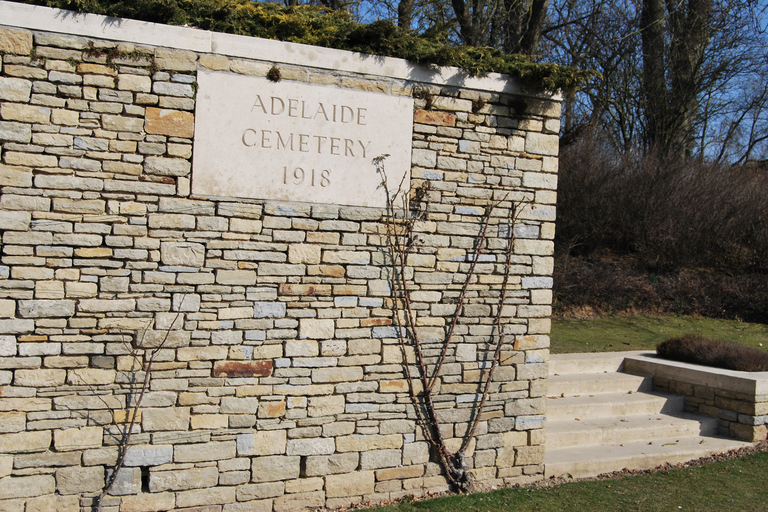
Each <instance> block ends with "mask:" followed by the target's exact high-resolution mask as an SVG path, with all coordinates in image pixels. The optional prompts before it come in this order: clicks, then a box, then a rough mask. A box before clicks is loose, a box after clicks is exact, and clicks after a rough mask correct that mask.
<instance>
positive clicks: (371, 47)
mask: <svg viewBox="0 0 768 512" xmlns="http://www.w3.org/2000/svg"><path fill="white" fill-rule="evenodd" d="M17 1H21V2H23V3H29V4H37V5H45V6H48V7H57V8H60V9H68V10H72V11H78V12H89V13H94V14H102V15H105V16H116V17H122V18H131V19H137V20H142V21H150V22H155V23H165V24H170V25H189V26H192V27H197V28H200V29H204V30H211V31H214V32H226V33H231V34H241V35H247V36H253V37H262V38H267V39H278V40H281V41H289V42H293V43H303V44H309V45H314V46H324V47H327V48H337V49H341V50H350V51H355V52H361V53H366V54H372V55H383V56H388V57H399V58H402V59H407V60H410V61H413V62H417V63H419V64H423V65H437V66H456V67H459V68H462V69H464V70H466V71H467V72H468V73H469V74H470V75H484V74H487V73H489V72H496V73H503V74H506V75H509V76H511V77H514V78H516V79H518V80H519V81H520V82H521V83H522V85H523V86H525V87H528V88H531V89H544V90H549V91H556V90H562V91H564V92H569V91H573V90H575V89H577V88H578V87H579V86H581V85H582V84H583V83H584V82H585V81H586V80H588V79H589V78H590V77H591V76H592V73H591V72H589V71H582V70H576V69H571V68H567V67H564V66H560V65H557V64H548V63H540V62H534V61H532V60H531V59H530V58H528V57H522V56H517V55H505V54H503V53H502V52H500V51H499V50H496V49H493V48H478V47H458V46H453V45H450V44H447V42H446V41H445V40H444V38H441V37H440V36H439V35H435V34H422V35H416V34H413V33H411V32H408V31H404V30H401V29H399V28H397V27H396V26H395V25H394V24H393V23H392V22H390V21H376V22H373V23H371V24H361V23H358V22H356V21H354V20H353V19H352V17H351V16H350V14H349V13H347V12H346V11H333V10H329V9H326V8H323V7H317V6H309V5H304V6H296V7H283V6H281V5H278V4H273V3H260V2H253V1H251V0H17Z"/></svg>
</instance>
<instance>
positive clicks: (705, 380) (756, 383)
mask: <svg viewBox="0 0 768 512" xmlns="http://www.w3.org/2000/svg"><path fill="white" fill-rule="evenodd" d="M624 371H626V372H628V373H633V374H635V375H647V376H650V377H660V378H663V379H670V380H675V381H680V382H687V383H690V384H693V385H697V386H706V387H709V388H713V389H721V390H724V391H731V392H734V393H745V394H752V395H755V396H761V395H768V372H737V371H734V370H724V369H720V368H713V367H708V366H701V365H696V364H690V363H681V362H678V361H670V360H668V359H661V358H660V357H657V356H656V354H654V353H652V352H643V353H641V354H635V355H631V356H628V357H627V358H626V360H625V362H624Z"/></svg>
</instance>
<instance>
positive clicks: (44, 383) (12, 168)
mask: <svg viewBox="0 0 768 512" xmlns="http://www.w3.org/2000/svg"><path fill="white" fill-rule="evenodd" d="M19 9H28V10H29V11H26V10H24V11H23V13H27V12H30V13H33V14H34V16H31V15H27V14H24V16H21V15H20V16H19V18H18V19H19V20H21V21H19V22H18V23H17V24H14V20H15V19H16V18H14V16H11V15H10V14H11V11H13V12H14V13H16V12H19ZM0 10H3V11H5V15H4V16H2V17H0V24H3V25H5V26H0V52H2V67H1V68H0V151H1V152H0V158H1V163H0V187H1V188H0V192H1V195H0V230H2V261H1V262H0V386H2V387H1V388H0V391H1V393H0V510H3V511H4V510H8V511H11V510H12V511H19V510H26V511H27V512H31V511H37V510H62V511H70V510H71V511H77V510H81V507H82V510H90V507H91V505H92V502H93V498H94V497H95V496H96V495H98V494H99V492H100V491H101V490H102V489H103V487H104V486H105V482H106V481H107V480H108V478H109V476H110V474H111V471H112V468H113V467H114V465H115V463H116V460H117V457H118V452H119V449H118V448H119V444H120V432H121V429H125V428H127V426H128V425H129V424H130V421H131V419H132V418H131V416H132V414H131V405H132V404H134V403H135V400H136V399H137V396H138V391H139V389H140V387H141V383H142V382H143V379H144V377H145V372H144V371H143V368H142V367H141V366H140V365H138V364H137V362H136V360H135V358H134V357H132V355H131V348H132V347H139V348H141V349H145V350H152V349H153V348H155V349H157V350H156V351H155V352H156V355H155V359H154V362H153V367H152V371H151V373H150V378H149V388H148V390H147V392H146V394H145V395H144V396H143V402H142V406H141V408H140V409H139V410H138V412H137V413H136V417H135V425H134V430H133V436H132V440H131V443H132V444H131V446H130V448H129V449H128V450H127V456H126V460H125V467H123V468H122V469H121V470H120V472H119V473H118V475H119V477H118V479H117V482H116V484H115V486H114V487H113V488H112V489H111V492H110V496H108V497H107V498H106V499H105V501H104V504H105V507H104V510H110V511H118V510H119V511H123V512H131V511H170V510H185V511H188V512H189V511H199V512H203V511H205V512H235V511H246V510H247V511H273V510H274V511H275V512H281V511H289V510H297V509H301V508H305V507H330V508H336V507H343V506H347V505H351V504H355V503H362V502H371V503H375V502H381V501H384V500H391V499H396V498H399V497H403V496H406V495H421V494H424V493H429V492H438V491H443V490H446V489H447V488H448V485H447V482H446V479H445V477H444V476H443V474H442V470H441V468H440V466H439V464H437V463H436V461H437V459H436V457H435V454H434V453H431V452H430V447H429V445H428V443H427V442H426V441H425V439H424V434H423V431H422V430H421V427H420V426H419V425H418V424H417V422H416V415H415V412H414V407H413V404H412V402H411V397H410V394H409V391H408V381H407V380H406V379H405V374H404V360H403V356H404V353H403V351H402V350H401V347H400V345H399V342H398V336H397V330H396V329H397V328H396V327H395V326H394V325H393V318H394V317H393V312H392V304H393V303H392V292H391V289H392V283H391V281H390V271H389V267H388V266H387V250H386V239H385V238H386V237H385V234H386V224H385V222H384V215H383V213H384V211H383V209H382V208H362V207H345V206H339V205H334V204H312V203H296V202H284V201H267V200H253V199H250V200H249V199H236V198H209V197H194V196H192V195H191V192H190V191H191V180H193V179H194V177H193V176H192V153H193V143H194V130H195V124H194V123H195V114H194V112H195V106H196V93H197V85H196V84H197V74H198V72H199V71H200V70H203V69H205V70H215V71H219V72H225V73H232V74H245V75H256V76H265V75H266V74H267V73H268V72H269V70H270V69H271V68H272V67H273V66H278V67H279V70H280V74H281V77H282V82H281V83H283V82H284V83H285V84H286V87H289V86H290V83H292V82H301V83H309V84H324V85H328V86H332V87H338V88H351V89H356V90H364V91H373V92H375V93H377V94H381V95H395V96H408V97H413V98H414V101H415V111H414V114H413V125H412V130H413V137H412V151H411V154H412V168H411V189H412V190H413V191H417V190H420V191H422V193H420V194H421V195H420V200H419V201H418V204H419V207H420V208H421V210H422V212H423V215H422V217H420V220H418V221H417V222H415V224H414V228H413V229H414V232H415V233H414V235H415V237H416V238H417V239H418V240H419V244H418V247H417V249H416V250H415V251H414V253H413V254H411V255H410V257H409V259H408V266H407V268H406V272H407V274H408V275H407V277H408V282H409V286H410V287H411V289H412V290H413V293H412V300H413V306H412V308H413V311H414V313H415V315H416V319H417V327H418V329H419V330H420V333H421V335H422V337H423V338H424V339H425V340H427V341H426V343H427V345H426V347H427V357H433V356H434V355H435V354H434V352H435V351H436V350H437V347H438V346H439V341H440V340H441V339H442V337H444V335H445V331H446V328H447V325H448V324H450V322H451V317H452V315H453V312H454V311H455V307H456V306H455V304H456V302H457V300H458V295H459V290H460V289H461V287H462V284H463V280H464V279H465V278H466V275H467V272H468V270H469V267H470V264H471V260H472V259H473V258H472V254H473V247H474V245H475V244H476V243H477V240H478V233H479V231H480V227H481V223H482V218H483V213H484V211H485V208H486V207H488V206H489V205H491V204H494V205H495V209H494V210H493V213H492V216H491V219H490V224H489V228H488V238H487V242H486V249H485V250H484V253H483V254H482V255H481V256H479V258H478V262H477V265H476V275H475V276H474V277H473V279H472V282H471V283H470V285H469V287H468V290H467V300H466V305H465V307H464V309H463V311H462V314H461V315H460V317H459V320H458V324H457V326H456V329H455V332H454V338H453V341H452V343H451V344H450V346H449V351H448V354H447V359H446V364H445V366H444V368H443V371H442V377H441V379H440V380H439V382H438V386H439V392H438V394H437V396H438V400H436V406H435V407H436V409H437V411H438V415H439V417H440V420H441V423H442V424H441V434H442V435H443V437H444V438H446V439H447V441H446V442H447V444H448V446H449V447H451V449H454V450H455V449H457V448H458V444H459V443H460V442H461V438H462V436H463V435H464V434H465V433H466V430H467V428H468V425H469V423H470V421H471V420H472V418H473V416H472V414H473V411H474V410H476V409H475V406H476V404H477V401H478V400H479V393H480V392H481V391H480V390H481V388H480V384H481V383H482V382H483V376H484V375H487V372H488V370H489V366H490V363H489V361H490V351H491V347H492V342H493V339H494V335H495V334H496V333H495V332H494V328H493V315H494V313H495V312H496V310H497V308H498V307H500V305H499V297H500V296H501V290H500V287H501V283H502V281H503V279H502V278H503V273H504V264H503V258H504V255H505V254H506V248H507V247H508V245H509V244H510V243H511V241H512V236H511V235H512V233H514V234H515V235H516V239H515V241H514V248H513V253H512V257H511V260H512V261H511V270H512V275H511V277H510V280H509V284H508V288H509V290H508V292H507V301H506V303H505V305H504V306H503V307H504V310H503V312H502V318H503V332H504V333H505V334H506V335H507V337H506V338H505V340H506V341H505V343H504V345H503V350H502V353H501V364H500V366H499V368H498V369H497V371H496V376H495V382H494V385H493V386H492V388H491V393H490V396H489V401H488V404H487V406H486V407H485V409H484V411H483V416H482V417H481V421H480V422H479V425H478V429H477V432H476V436H475V439H474V440H473V442H472V444H471V445H470V448H469V450H468V452H467V454H468V457H467V461H466V462H467V465H468V468H469V470H470V472H471V473H472V474H473V475H474V477H475V479H476V481H478V482H481V483H482V484H484V485H489V486H490V485H508V484H514V483H519V482H524V481H529V480H535V479H538V478H541V477H542V474H543V452H544V430H543V427H544V420H545V416H544V415H545V392H546V376H547V360H548V346H549V338H548V336H547V334H548V332H549V315H550V311H551V308H550V306H551V301H552V293H551V285H552V279H551V274H552V266H553V260H552V253H553V237H554V220H555V206H554V205H555V188H556V181H557V177H556V171H557V148H558V137H557V133H558V130H559V113H560V106H559V103H558V102H557V101H555V100H554V99H552V98H551V97H546V96H532V95H523V94H521V93H519V91H515V90H514V89H510V87H513V84H512V85H510V84H511V82H510V81H509V80H506V79H503V77H502V78H498V77H496V78H493V77H492V78H488V79H485V81H484V80H482V79H469V78H466V77H465V82H466V84H469V85H471V84H476V87H474V88H473V87H470V86H469V85H468V86H466V87H455V86H452V85H444V84H442V85H441V83H439V82H438V83H431V82H429V81H427V80H423V79H421V78H419V79H415V78H414V77H416V76H417V75H418V73H422V74H423V75H424V76H429V73H427V72H425V71H424V70H419V68H414V69H415V71H414V72H413V73H414V74H412V75H411V76H410V77H409V76H392V74H391V73H390V74H389V75H387V74H382V75H380V76H377V75H374V74H372V73H370V72H368V71H361V72H360V73H356V72H354V71H350V70H344V69H342V70H339V69H338V68H339V67H340V66H335V65H327V66H325V67H324V66H323V65H321V64H318V63H317V62H314V61H312V60H311V59H309V60H307V62H306V63H305V64H304V65H299V64H296V62H295V61H290V62H287V63H286V62H285V60H287V59H284V60H279V57H280V56H279V55H278V56H271V55H269V54H265V53H263V52H260V51H258V49H259V48H261V47H260V46H259V45H261V44H266V43H264V42H260V41H258V40H251V39H247V38H237V36H226V37H228V38H232V39H231V40H234V41H235V42H236V43H237V44H233V45H232V46H236V47H238V48H244V50H242V51H241V53H240V54H237V55H233V54H235V53H236V52H234V51H233V52H230V53H229V54H220V53H216V52H215V51H214V49H213V48H212V49H210V50H209V51H201V50H199V49H197V48H194V47H193V48H192V49H191V50H190V49H184V48H173V47H169V46H158V45H152V44H149V43H146V42H145V41H147V40H150V41H152V39H151V37H150V36H153V35H156V34H162V33H164V32H165V31H166V30H170V29H171V28H169V27H158V26H151V25H146V26H144V25H142V26H143V27H144V28H143V29H142V30H141V31H138V34H137V33H136V31H134V32H130V30H128V29H127V28H126V27H128V28H130V26H131V25H130V23H129V22H125V26H122V24H120V23H118V24H114V25H109V24H107V23H105V22H104V20H101V19H99V18H98V17H93V16H91V17H90V18H89V19H90V20H92V21H93V20H96V21H95V22H94V23H96V25H95V26H98V29H99V30H100V31H102V32H100V37H93V36H83V35H77V34H78V33H79V34H82V32H80V31H83V30H87V28H88V26H90V25H88V24H87V23H85V24H83V25H82V26H78V25H77V24H76V22H77V21H78V17H76V16H72V15H68V16H69V17H68V16H62V15H61V13H59V12H57V11H52V10H48V9H44V8H40V7H36V8H32V7H30V6H23V7H21V6H19V5H17V4H10V3H8V2H0ZM28 19H34V22H27V21H25V20H28ZM40 19H43V20H48V21H46V23H48V25H46V27H47V28H45V29H41V28H35V27H37V26H38V25H36V23H42V22H41V21H39V20H40ZM68 23H69V25H68ZM29 26H32V28H28V27H29ZM83 27H85V28H83ZM173 30H187V31H188V32H184V33H183V34H188V33H189V34H192V35H191V36H190V37H193V36H195V37H198V35H199V34H200V33H202V31H194V30H193V29H178V28H173ZM205 34H207V33H205ZM221 37H224V36H221ZM270 43H271V42H270ZM281 44H282V43H281ZM249 45H251V46H249ZM285 48H288V49H289V50H290V51H289V52H288V53H299V54H300V53H301V52H300V51H299V50H302V51H304V49H303V47H300V46H299V45H288V46H285ZM253 55H257V58H248V56H253ZM333 55H342V56H343V57H344V59H345V60H347V59H348V60H351V61H352V62H353V64H354V62H357V61H355V59H358V61H360V62H363V60H362V59H360V58H359V57H357V56H354V55H352V54H345V52H335V53H334V54H333ZM298 58H300V57H298ZM387 62H395V60H394V59H387ZM395 63H396V64H397V65H398V66H402V65H404V64H403V63H402V61H396V62H395ZM355 65H356V64H355ZM366 65H368V64H366ZM361 66H362V64H361ZM386 67H387V65H386V63H385V64H384V65H382V69H383V70H384V69H386ZM409 69H410V68H409ZM396 74H397V73H395V75H396ZM438 75H439V74H438ZM418 76H419V77H420V76H422V75H418ZM438 78H439V76H438ZM483 84H493V85H492V86H490V87H484V86H483ZM499 84H500V85H499ZM222 158H226V155H222ZM425 185H426V186H425ZM522 203H525V204H524V205H523V206H521V207H520V212H519V214H518V215H517V219H516V220H515V221H514V222H512V220H511V219H512V217H513V216H514V212H513V210H514V209H515V207H516V205H518V206H519V205H521V204H522ZM430 350H431V351H432V352H429V351H430ZM405 356H406V357H408V358H409V362H412V357H413V354H412V352H411V349H410V348H409V349H407V350H406V351H405ZM433 358H434V357H433Z"/></svg>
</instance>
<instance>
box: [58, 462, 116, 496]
mask: <svg viewBox="0 0 768 512" xmlns="http://www.w3.org/2000/svg"><path fill="white" fill-rule="evenodd" d="M103 488H104V468H103V467H102V466H89V467H68V468H61V469H58V470H56V490H57V491H58V492H59V494H77V495H80V494H82V493H88V492H97V491H100V490H101V489H103Z"/></svg>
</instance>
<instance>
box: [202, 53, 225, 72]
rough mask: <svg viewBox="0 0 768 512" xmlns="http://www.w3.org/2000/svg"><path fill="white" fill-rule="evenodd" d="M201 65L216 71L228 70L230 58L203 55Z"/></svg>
mask: <svg viewBox="0 0 768 512" xmlns="http://www.w3.org/2000/svg"><path fill="white" fill-rule="evenodd" d="M200 65H201V66H203V67H206V68H208V69H212V70H214V71H226V70H227V68H228V67H229V59H228V58H226V57H222V56H220V55H201V56H200Z"/></svg>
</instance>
